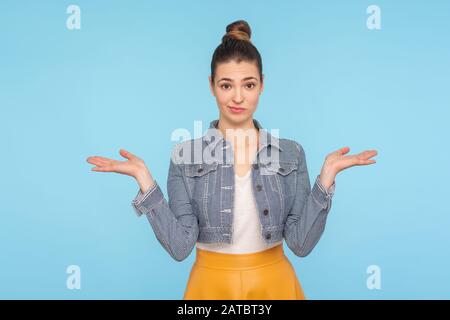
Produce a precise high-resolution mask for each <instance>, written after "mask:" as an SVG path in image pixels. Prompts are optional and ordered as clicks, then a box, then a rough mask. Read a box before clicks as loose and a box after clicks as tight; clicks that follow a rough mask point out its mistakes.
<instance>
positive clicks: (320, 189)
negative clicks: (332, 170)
mask: <svg viewBox="0 0 450 320" xmlns="http://www.w3.org/2000/svg"><path fill="white" fill-rule="evenodd" d="M319 176H320V175H317V177H316V181H315V183H314V186H313V188H312V191H311V192H312V195H313V198H314V200H316V202H317V203H319V204H320V205H321V206H322V208H323V209H327V208H328V207H329V206H330V204H331V199H332V197H333V195H334V192H335V187H336V183H335V181H333V184H332V185H331V186H330V187H329V188H328V190H326V188H325V186H324V185H322V183H321V182H320V179H319Z"/></svg>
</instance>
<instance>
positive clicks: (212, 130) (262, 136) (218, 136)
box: [203, 119, 283, 151]
mask: <svg viewBox="0 0 450 320" xmlns="http://www.w3.org/2000/svg"><path fill="white" fill-rule="evenodd" d="M253 124H254V125H255V127H256V128H257V129H258V132H259V144H260V146H261V149H260V150H262V149H263V148H264V147H267V146H269V145H270V146H274V147H276V148H278V149H279V150H281V151H283V149H282V148H281V146H280V141H279V138H278V137H276V136H274V135H271V134H270V133H269V131H267V130H266V129H264V128H263V127H262V126H261V123H259V121H258V120H256V119H253ZM218 125H219V119H216V120H213V121H211V122H210V123H209V128H208V130H207V132H206V134H205V135H204V136H203V140H204V141H205V142H206V143H207V144H210V143H211V144H212V145H213V148H215V147H216V146H217V145H216V144H217V143H219V142H220V141H222V140H223V138H224V137H223V135H222V132H221V131H220V130H219V127H218ZM212 136H214V140H213V141H212V140H211V137H212Z"/></svg>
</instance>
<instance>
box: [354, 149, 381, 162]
mask: <svg viewBox="0 0 450 320" xmlns="http://www.w3.org/2000/svg"><path fill="white" fill-rule="evenodd" d="M377 154H378V152H377V151H376V150H366V151H364V152H361V153H360V154H359V155H358V156H359V157H360V158H362V159H364V160H366V159H369V158H372V157H374V156H376V155H377Z"/></svg>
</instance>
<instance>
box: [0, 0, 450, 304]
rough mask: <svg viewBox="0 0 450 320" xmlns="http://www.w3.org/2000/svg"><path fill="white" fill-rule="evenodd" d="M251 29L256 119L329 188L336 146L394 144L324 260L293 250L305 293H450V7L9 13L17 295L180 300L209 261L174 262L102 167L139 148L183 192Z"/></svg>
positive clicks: (4, 63)
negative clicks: (172, 172)
mask: <svg viewBox="0 0 450 320" xmlns="http://www.w3.org/2000/svg"><path fill="white" fill-rule="evenodd" d="M74 15H77V17H78V18H79V19H78V20H77V21H75V23H74V20H73V19H74V18H73V16H74ZM238 19H244V20H246V21H248V22H249V24H250V26H251V27H252V31H253V33H252V41H253V43H254V44H255V45H256V47H257V48H258V49H259V51H260V53H261V55H262V59H263V67H264V70H263V73H264V74H265V90H264V93H263V94H262V96H261V98H260V103H259V105H258V110H257V112H256V113H255V116H254V117H255V118H256V119H257V120H258V121H260V123H261V124H262V125H263V127H265V128H268V129H271V128H278V129H279V133H280V137H283V138H289V139H294V140H296V141H298V142H300V143H301V144H302V145H303V147H304V149H305V152H306V157H307V161H308V169H309V173H310V177H311V180H312V181H314V180H313V179H314V178H315V176H316V175H317V174H319V173H320V169H321V166H322V164H323V161H324V159H325V156H326V155H327V154H328V153H330V152H332V151H334V150H337V149H338V148H341V147H344V146H349V147H350V154H353V153H358V152H361V151H363V150H366V149H376V150H377V151H378V155H377V156H376V157H375V158H374V159H376V160H377V163H376V164H373V165H370V166H361V167H353V168H350V169H348V170H345V171H343V172H341V173H339V174H338V176H337V178H336V193H335V195H334V197H333V206H332V209H331V212H330V215H329V217H328V222H327V226H326V229H325V232H324V234H323V236H322V238H321V240H320V241H319V243H318V244H317V246H316V247H315V249H314V250H313V251H312V252H311V254H310V255H308V256H307V257H304V258H300V257H297V256H295V255H294V254H293V253H292V252H291V251H290V250H289V249H288V248H287V246H286V245H285V252H286V254H287V256H288V258H289V260H290V261H291V262H292V264H293V266H294V267H295V270H296V272H297V275H298V278H299V280H300V282H301V284H302V286H303V288H304V290H305V294H306V295H307V297H308V298H309V299H433V298H435V299H449V298H450V289H449V284H450V272H449V270H450V255H449V249H448V244H449V243H450V233H449V232H448V230H449V227H450V209H449V207H448V204H447V203H448V191H449V187H448V184H449V181H450V170H449V166H448V159H449V158H450V148H448V142H447V140H448V137H449V136H450V126H449V125H448V120H449V118H450V111H449V106H450V90H449V80H450V59H449V57H450V42H449V40H448V39H449V33H450V2H449V1H444V0H441V1H439V0H435V1H431V2H430V1H424V0H422V1H381V0H380V1H378V0H377V1H376V2H371V1H363V0H358V1H356V0H354V1H299V0H295V1H294V0H292V1H287V0H284V1H276V2H275V1H264V2H255V1H253V2H251V1H250V2H243V1H235V0H229V1H206V0H201V1H132V2H127V1H84V0H83V1H82V0H77V1H74V2H70V1H1V2H0V39H1V40H0V48H1V50H0V111H1V113H0V114H1V117H0V119H1V126H0V139H1V157H0V163H1V168H2V173H1V179H0V195H1V196H0V197H1V207H0V208H1V209H0V210H1V211H0V213H1V222H0V257H1V258H0V260H1V262H0V271H1V272H0V298H2V299H15V298H21V299H22V298H24V299H50V298H55V299H98V298H99V299H119V298H122V299H181V298H182V296H183V292H184V289H185V286H186V283H187V280H188V276H189V272H190V270H191V267H192V264H193V262H194V260H195V250H194V251H193V252H192V254H191V255H190V256H189V257H188V258H187V259H186V260H184V261H182V262H177V261H175V260H173V259H172V258H171V257H170V256H169V254H168V253H167V252H166V251H165V250H164V249H163V247H162V246H161V245H160V243H159V242H158V241H157V239H156V237H155V235H154V233H153V230H152V229H151V226H150V224H149V222H148V221H147V220H146V219H145V217H141V218H138V217H137V216H136V214H135V212H134V210H133V208H132V206H131V201H132V199H133V198H134V197H135V195H136V194H137V191H138V190H139V189H138V185H137V183H136V181H135V180H134V179H133V178H131V177H129V176H125V175H119V174H114V173H100V172H93V171H91V167H92V165H90V164H88V163H87V162H86V158H87V157H88V156H93V155H100V156H104V157H110V158H115V159H121V160H124V159H123V158H122V157H121V156H120V155H119V149H121V148H124V149H126V150H128V151H130V152H133V153H135V154H136V155H138V156H139V157H141V158H143V159H144V160H145V162H146V164H147V165H148V167H149V169H150V171H151V172H152V174H153V176H154V178H155V179H156V180H157V182H159V183H160V185H161V186H162V189H163V191H164V193H165V196H166V197H167V189H166V182H167V173H168V168H169V161H170V154H171V150H172V148H173V146H174V145H175V144H176V143H177V142H179V141H174V139H172V133H173V132H174V130H176V129H179V128H185V129H186V130H188V131H189V132H190V133H191V134H192V137H194V123H195V121H200V123H202V130H203V132H204V131H205V130H206V129H207V127H208V125H209V122H210V121H211V120H213V119H217V118H218V108H217V105H216V101H215V99H214V97H213V96H212V95H211V93H210V91H209V84H208V75H209V72H210V62H211V57H212V53H213V51H214V49H215V48H216V46H217V45H218V44H219V43H220V41H221V37H222V36H223V35H224V33H225V27H226V25H227V24H229V23H231V22H233V21H235V20H238ZM375 20H376V21H375ZM374 21H375V23H374ZM155 150H157V152H155ZM75 273H76V274H77V275H78V278H77V279H78V280H79V282H78V283H79V286H78V287H75V288H74V287H72V286H71V283H72V282H71V281H72V280H73V279H72V278H71V277H73V275H74V274H75ZM374 277H376V281H374Z"/></svg>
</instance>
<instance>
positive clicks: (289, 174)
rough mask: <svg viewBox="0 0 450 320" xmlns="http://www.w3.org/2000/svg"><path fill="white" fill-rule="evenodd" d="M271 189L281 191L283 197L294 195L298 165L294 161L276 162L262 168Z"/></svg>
mask: <svg viewBox="0 0 450 320" xmlns="http://www.w3.org/2000/svg"><path fill="white" fill-rule="evenodd" d="M264 169H265V170H267V171H266V173H265V174H266V175H267V179H268V180H269V184H270V187H271V189H272V191H274V192H276V193H281V194H282V195H283V197H285V198H287V197H292V196H295V193H296V192H295V191H296V186H297V171H298V165H297V163H295V162H281V161H280V162H278V163H277V165H271V164H269V165H267V166H265V168H264Z"/></svg>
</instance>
